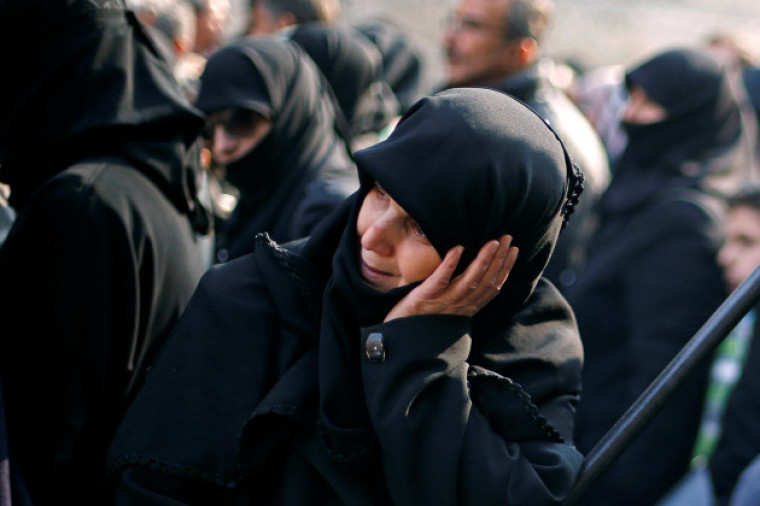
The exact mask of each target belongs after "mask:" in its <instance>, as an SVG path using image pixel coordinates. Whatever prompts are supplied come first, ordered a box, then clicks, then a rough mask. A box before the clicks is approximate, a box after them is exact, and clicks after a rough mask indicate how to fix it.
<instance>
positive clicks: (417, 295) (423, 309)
mask: <svg viewBox="0 0 760 506" xmlns="http://www.w3.org/2000/svg"><path fill="white" fill-rule="evenodd" d="M511 244H512V237H511V236H509V235H504V236H502V237H501V238H500V239H499V241H496V240H494V241H489V242H488V243H486V244H485V245H484V246H483V247H482V248H481V249H480V252H479V253H478V256H477V257H476V258H475V260H473V261H472V263H471V264H470V265H468V266H467V269H465V271H464V272H463V273H462V274H460V275H459V276H457V277H455V278H454V279H451V276H452V275H453V274H454V271H455V270H456V266H457V264H458V263H459V260H460V259H461V257H462V252H463V251H464V248H462V247H461V246H455V247H454V248H451V250H449V251H448V253H446V257H445V258H444V259H443V262H442V263H441V265H440V266H438V268H437V269H436V270H435V271H434V272H433V273H432V274H431V275H430V276H429V277H428V278H427V279H426V280H425V281H424V282H423V283H422V284H421V285H420V286H418V287H417V288H415V289H414V290H412V291H411V292H410V293H409V294H408V295H407V296H406V297H404V298H403V299H401V301H399V303H398V304H396V306H395V307H394V308H393V309H391V311H390V312H389V313H388V316H386V318H385V321H389V320H393V319H395V318H401V317H405V316H415V315H423V314H450V315H461V316H474V315H475V314H476V313H477V312H478V311H480V310H481V309H483V308H484V307H485V306H486V305H487V304H488V303H489V302H491V301H492V300H493V299H494V297H496V296H497V295H498V294H499V291H500V290H501V287H502V285H504V283H505V282H506V280H507V277H508V276H509V272H510V271H511V270H512V268H513V267H514V265H515V262H516V261H517V254H518V249H517V247H515V246H512V245H511Z"/></svg>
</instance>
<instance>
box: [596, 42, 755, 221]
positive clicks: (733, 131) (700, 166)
mask: <svg viewBox="0 0 760 506" xmlns="http://www.w3.org/2000/svg"><path fill="white" fill-rule="evenodd" d="M626 83H627V85H628V87H629V88H630V87H631V86H633V85H637V86H640V87H641V88H643V90H644V91H645V92H646V93H647V95H649V97H651V98H652V99H653V100H654V101H655V102H657V103H658V104H659V105H660V106H662V107H663V108H664V109H665V110H666V111H667V114H668V115H667V117H666V118H665V119H664V120H662V121H658V122H655V123H648V124H632V123H624V124H623V126H624V128H625V130H626V132H627V134H628V144H627V147H626V149H625V151H624V152H623V154H622V156H621V158H620V160H619V162H618V164H617V166H616V168H615V177H614V178H613V181H612V183H611V185H610V187H609V189H608V190H607V194H606V195H605V196H604V198H603V200H602V209H603V211H605V212H607V211H611V212H615V210H621V211H625V210H628V209H631V208H633V207H635V206H638V205H639V204H640V203H641V202H642V201H643V200H646V199H648V198H650V197H652V196H653V195H654V194H656V193H658V192H660V191H662V190H665V189H668V188H672V187H676V186H678V187H683V186H687V187H697V188H709V189H712V190H718V191H723V192H726V193H728V192H732V191H733V190H734V189H736V188H737V187H738V184H740V174H739V173H740V169H742V167H741V166H740V165H741V164H742V163H743V160H744V158H743V156H744V155H745V154H746V152H745V147H744V146H743V145H742V137H743V133H742V129H743V126H742V119H741V114H740V109H739V105H738V102H737V100H736V98H735V96H734V94H733V92H732V91H731V86H730V83H729V79H728V76H727V74H726V71H725V69H724V68H723V67H722V66H721V64H720V63H719V62H718V61H717V60H715V59H714V58H712V57H711V56H709V55H707V54H705V53H703V52H700V51H697V50H692V49H674V50H669V51H666V52H663V53H661V54H659V55H657V56H655V57H654V58H652V59H650V60H648V61H647V62H645V63H643V64H641V65H639V66H638V67H636V68H634V69H633V70H631V71H629V72H628V73H627V75H626Z"/></svg>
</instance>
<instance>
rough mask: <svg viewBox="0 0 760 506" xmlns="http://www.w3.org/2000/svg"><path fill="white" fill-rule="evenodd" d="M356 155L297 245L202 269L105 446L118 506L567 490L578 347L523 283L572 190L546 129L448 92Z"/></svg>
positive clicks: (506, 498) (377, 500) (453, 498)
mask: <svg viewBox="0 0 760 506" xmlns="http://www.w3.org/2000/svg"><path fill="white" fill-rule="evenodd" d="M356 159H357V163H358V167H359V172H360V180H361V187H360V189H359V191H358V192H356V193H355V194H354V195H353V196H352V197H351V198H349V199H348V200H347V201H346V202H345V203H344V204H343V205H342V206H341V207H340V208H339V209H338V210H337V211H336V212H335V213H333V214H332V215H331V216H330V217H329V218H328V219H327V220H325V221H324V222H323V224H322V225H321V226H320V227H319V228H318V229H317V230H316V231H315V232H314V234H313V235H312V236H311V237H310V238H309V239H308V240H305V241H299V242H298V243H296V244H294V243H291V244H286V245H284V246H279V245H277V244H275V243H273V242H272V241H270V240H269V238H268V237H266V236H265V235H263V236H260V237H259V241H258V244H257V247H256V250H255V251H254V252H253V254H251V255H246V256H245V257H242V258H240V259H238V260H236V261H234V262H230V263H228V264H225V265H223V266H221V267H219V268H216V269H213V270H212V271H210V272H209V273H208V274H207V275H206V276H205V278H204V279H203V280H202V281H201V284H200V286H199V288H198V291H197V292H196V295H195V297H194V301H193V302H192V303H191V307H190V309H188V312H187V313H186V315H187V316H186V318H185V321H184V322H183V323H181V324H180V325H179V327H178V329H177V331H176V333H175V334H174V336H173V337H172V339H171V344H170V345H169V346H168V347H167V348H166V349H165V352H164V353H162V355H161V359H160V364H158V365H157V366H156V367H155V368H154V369H152V371H151V378H150V380H149V381H148V383H146V387H145V389H144V390H143V391H142V392H141V394H140V396H139V397H138V399H137V400H136V402H135V403H134V404H133V406H132V409H131V411H130V412H129V414H128V415H127V417H126V418H125V419H124V421H123V424H122V426H121V429H120V431H119V434H118V435H117V437H116V438H115V440H114V444H113V445H112V447H111V451H110V459H109V461H110V464H109V467H110V470H111V471H112V472H113V473H114V481H115V483H114V484H115V494H116V502H117V503H118V504H124V505H128V504H144V501H145V500H146V498H148V497H150V498H151V501H152V504H185V503H188V504H189V503H197V504H289V505H299V504H324V505H331V504H349V505H364V504H404V505H427V504H430V505H433V504H435V505H437V506H440V505H444V506H445V505H451V504H510V505H518V504H525V505H528V504H530V505H542V504H558V503H560V502H561V501H562V499H563V498H564V497H565V495H566V494H567V493H568V492H569V490H570V488H571V487H572V485H573V483H574V480H575V477H576V475H577V473H578V471H579V469H580V464H581V461H582V456H581V455H580V454H579V453H578V452H577V451H576V450H575V448H574V447H573V444H572V432H573V418H574V410H575V404H576V402H577V400H578V396H579V393H580V381H579V379H580V370H581V363H582V347H581V342H580V338H579V336H578V333H577V330H576V328H575V323H574V318H573V314H572V311H571V309H570V307H569V306H568V305H567V303H566V302H565V301H564V299H563V298H562V296H561V295H560V294H559V292H558V291H557V290H556V289H555V288H554V287H553V286H552V285H551V284H550V283H548V282H546V281H545V280H542V279H540V275H541V271H542V270H543V268H544V266H545V265H546V263H547V261H548V259H549V256H550V254H551V250H552V248H553V247H554V244H555V242H556V240H557V234H558V233H559V231H560V229H561V227H562V224H563V222H564V221H565V220H566V219H567V215H568V213H569V212H570V211H571V210H572V207H573V206H574V205H575V203H576V202H577V191H578V188H579V184H580V174H579V173H578V172H577V170H576V168H574V166H573V164H572V163H571V161H570V159H569V157H568V156H567V154H566V153H565V151H564V148H563V146H562V144H561V142H560V141H559V140H558V137H556V135H555V134H554V133H553V132H552V131H551V130H550V129H549V128H548V127H547V126H546V124H545V123H544V122H543V121H542V120H541V119H539V118H538V117H537V116H536V115H535V114H534V113H533V112H532V111H531V110H530V109H528V108H527V107H525V106H524V105H522V104H521V103H519V102H518V101H516V100H514V99H513V98H511V97H509V96H508V95H506V94H502V93H499V92H496V91H491V90H483V89H465V90H458V89H457V90H450V91H446V92H443V93H440V94H438V95H436V96H433V97H430V98H426V99H423V100H421V101H420V102H418V103H417V104H416V105H415V106H413V107H412V108H411V109H410V111H409V112H408V113H407V114H406V115H405V116H404V117H403V118H402V119H401V121H400V123H399V125H398V128H397V129H396V130H395V131H394V132H393V133H392V134H391V136H390V137H389V138H388V139H387V140H386V141H383V142H380V143H378V144H376V145H374V146H373V147H370V148H367V149H365V150H362V151H359V152H357V154H356ZM568 195H571V197H570V198H568ZM505 234H510V235H512V236H513V237H514V243H513V244H511V245H510V242H509V239H508V236H506V235H505ZM496 239H499V240H498V242H497V240H496ZM515 244H516V245H517V246H518V247H519V254H518V255H517V261H516V262H515V256H514V254H515V250H514V248H513V246H514V245H515ZM497 246H498V247H497ZM462 247H464V250H463V252H462V249H461V248H462ZM410 252H412V253H414V254H413V255H411V256H408V255H407V254H408V253H410ZM458 255H461V257H459V256H458ZM423 259H426V260H423ZM457 259H458V260H459V262H458V263H457ZM426 262H428V264H426ZM413 268H418V269H422V270H423V271H425V269H427V270H426V271H425V272H424V273H423V272H421V271H419V270H418V271H417V272H416V273H415V272H413V271H414V269H413ZM510 270H511V272H509V271H510ZM430 271H433V272H432V273H430ZM455 271H456V272H458V273H461V274H459V275H456V274H455V275H454V277H453V279H452V273H454V272H455ZM497 272H498V275H496V273H497ZM507 274H508V276H509V277H508V279H507V280H506V283H504V279H506V278H507ZM492 276H493V277H492ZM444 287H445V288H444ZM438 290H442V291H441V292H438ZM459 295H461V296H462V298H461V299H459V298H456V297H452V296H459ZM481 296H483V297H482V298H480V297H481ZM475 299H477V300H478V302H474V300H475ZM428 303H429V304H431V305H430V306H428ZM441 303H446V304H450V305H448V306H447V307H446V309H444V308H443V307H442V306H440V304H441ZM471 304H472V305H471Z"/></svg>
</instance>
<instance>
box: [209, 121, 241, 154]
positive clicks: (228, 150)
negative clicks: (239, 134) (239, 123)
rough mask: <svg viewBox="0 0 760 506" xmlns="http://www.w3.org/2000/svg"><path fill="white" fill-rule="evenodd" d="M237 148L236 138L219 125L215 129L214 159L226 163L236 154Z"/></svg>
mask: <svg viewBox="0 0 760 506" xmlns="http://www.w3.org/2000/svg"><path fill="white" fill-rule="evenodd" d="M236 147H237V142H236V140H235V138H234V137H233V136H231V135H229V134H228V133H227V132H226V131H225V130H224V128H222V127H221V126H219V125H217V126H216V128H215V129H214V142H213V146H212V151H213V153H214V158H216V159H217V160H219V161H220V162H222V163H224V162H225V161H226V159H227V158H228V157H229V156H230V155H231V154H232V153H234V151H235V148H236Z"/></svg>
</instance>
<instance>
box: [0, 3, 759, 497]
mask: <svg viewBox="0 0 760 506" xmlns="http://www.w3.org/2000/svg"><path fill="white" fill-rule="evenodd" d="M229 2H230V0H123V5H122V1H120V0H119V1H117V0H111V1H105V0H91V1H83V0H81V1H79V2H65V3H66V4H72V5H74V4H83V6H82V5H80V6H79V7H78V8H79V9H80V10H81V12H73V14H72V13H71V12H69V11H66V7H52V6H49V5H47V4H45V3H44V2H41V1H39V0H34V1H27V0H24V1H21V0H9V1H7V2H3V3H2V4H0V25H4V26H3V28H4V30H2V33H5V35H2V37H5V38H6V39H8V40H6V42H8V44H6V45H5V47H8V48H10V47H12V44H13V43H12V42H10V39H9V38H10V37H11V35H10V34H11V32H13V33H16V32H15V30H18V29H21V30H22V31H23V33H27V34H28V35H29V36H30V37H31V38H32V40H34V41H35V45H34V47H30V48H24V49H21V48H17V49H15V50H13V51H11V54H10V55H9V56H8V58H9V59H10V60H11V61H10V62H8V63H7V64H6V66H5V68H6V69H13V70H12V71H13V73H14V76H13V79H7V81H8V83H7V85H6V86H5V88H6V92H5V93H3V96H4V98H2V99H0V103H1V104H2V106H0V384H1V386H2V397H0V400H2V402H3V409H2V411H0V414H2V415H4V419H3V420H0V436H2V441H0V457H2V458H3V459H4V464H3V466H0V504H2V505H3V506H6V505H10V504H19V505H22V504H56V503H59V502H60V501H61V499H60V498H62V497H66V498H68V499H69V500H70V501H71V503H72V504H101V502H100V501H102V497H104V494H107V493H108V490H107V489H108V485H107V483H108V479H107V477H106V475H107V465H106V455H107V451H108V447H109V444H110V441H111V439H112V438H113V435H114V433H115V431H116V429H117V427H118V425H119V422H120V420H121V419H122V417H123V415H124V413H125V411H126V410H127V408H128V406H129V405H130V403H131V402H132V400H133V399H134V398H135V396H136V395H137V393H138V392H139V390H140V386H141V385H142V383H143V380H144V378H145V376H146V374H147V373H148V371H149V370H150V367H151V364H152V363H153V361H154V360H155V359H156V357H157V356H158V355H159V354H160V350H161V348H162V345H163V343H164V342H165V341H166V340H167V338H168V336H169V335H170V334H171V331H172V329H173V328H174V326H175V325H176V323H177V321H178V319H179V318H180V316H181V315H182V313H183V311H184V309H185V306H186V304H187V302H188V300H189V299H190V296H191V294H192V293H193V291H194V289H195V287H196V284H197V283H198V280H199V279H200V278H201V276H202V275H203V273H204V272H206V271H207V270H208V269H213V268H215V267H216V266H218V265H221V264H225V263H228V262H230V261H232V260H235V259H237V258H240V257H242V256H245V255H247V254H249V253H251V252H252V251H254V249H255V248H256V245H257V236H258V234H260V233H264V232H266V233H267V234H268V237H269V239H271V240H273V241H275V242H277V243H287V242H290V241H294V240H297V239H300V238H304V237H307V236H309V235H310V234H312V233H313V232H314V230H316V229H317V228H318V227H319V226H320V224H321V223H323V222H324V220H325V219H326V217H328V216H330V214H331V213H332V212H333V211H334V210H335V209H336V208H337V207H338V206H340V204H341V203H342V202H344V200H345V199H346V198H347V197H348V196H350V195H351V194H353V193H354V192H355V191H356V190H357V189H358V188H359V185H360V181H359V176H358V174H357V170H356V159H355V153H357V152H358V151H359V150H361V149H364V148H367V147H370V146H373V145H375V144H376V143H379V142H382V141H384V140H385V139H387V138H388V137H389V135H390V134H391V133H392V132H393V131H394V128H395V127H396V125H397V124H398V122H399V121H400V120H402V118H403V117H404V115H405V114H406V113H407V112H408V111H410V110H412V109H413V108H414V107H415V104H416V103H417V102H418V100H420V99H421V98H423V97H426V96H429V95H433V94H435V93H437V92H439V91H442V90H446V89H451V88H471V87H477V88H491V89H495V90H499V91H501V92H504V93H507V94H509V95H511V96H513V97H515V98H517V99H519V100H520V101H521V102H523V103H525V104H527V105H528V106H529V107H530V108H531V109H533V110H534V111H535V112H536V113H537V114H538V115H539V116H540V117H541V118H542V119H543V120H544V121H545V122H546V123H547V124H549V125H550V126H551V128H552V129H553V130H554V131H555V132H556V134H557V135H558V136H559V137H560V138H561V139H562V141H563V142H564V145H565V146H566V147H567V153H568V155H569V157H570V159H571V160H572V162H573V163H574V164H576V165H577V166H578V167H579V168H580V170H581V171H582V172H583V175H584V182H583V188H582V194H580V191H578V192H577V194H576V195H575V198H576V200H577V204H578V205H577V206H575V209H574V210H573V219H572V220H571V221H570V222H569V224H568V226H567V227H566V228H565V229H564V230H563V231H562V233H561V234H560V236H559V240H558V242H557V245H556V247H555V249H554V251H553V254H552V257H551V260H550V261H549V263H548V266H547V268H546V270H545V271H544V273H543V276H544V277H545V278H546V279H548V280H549V281H550V282H551V283H553V284H554V285H555V286H556V287H557V288H558V289H559V291H560V292H561V293H562V294H563V296H564V297H566V299H567V301H568V302H569V304H570V306H571V307H572V309H573V312H574V316H575V320H576V321H577V325H578V328H579V330H580V335H581V338H582V341H583V347H584V363H583V376H582V378H583V390H582V393H581V396H580V402H579V403H578V405H577V407H576V413H575V417H574V441H573V444H574V445H575V446H576V447H577V448H578V449H579V450H580V451H581V453H584V454H585V453H588V452H589V451H590V450H591V449H592V448H593V447H594V445H595V444H596V443H597V442H598V441H599V440H600V439H601V438H602V436H604V434H605V433H606V432H607V431H608V430H609V429H610V428H611V427H612V425H613V424H614V423H615V421H616V420H618V419H619V418H620V416H621V415H623V413H624V412H625V411H626V409H627V408H628V407H629V406H631V404H632V403H633V402H634V401H635V400H636V399H637V398H638V396H639V395H640V394H641V393H642V392H643V391H644V390H645V389H646V387H647V386H648V385H649V384H650V382H651V381H652V380H653V379H654V378H655V377H656V376H657V374H658V373H659V372H660V371H662V369H663V368H664V367H665V366H666V365H667V364H668V363H669V362H670V360H671V359H672V358H673V357H674V356H675V355H676V354H677V353H678V352H679V351H680V350H681V349H682V348H683V346H684V345H685V344H686V343H687V342H688V340H689V339H690V338H691V337H692V336H693V335H694V334H695V332H696V331H697V330H698V329H699V328H700V327H701V326H702V325H703V324H704V322H705V321H706V320H707V319H708V318H709V317H710V316H711V315H712V314H713V312H714V311H715V310H716V309H717V308H718V307H719V305H720V304H721V303H722V302H723V301H724V300H725V299H726V298H727V297H728V296H729V294H730V293H731V292H732V291H734V290H736V288H737V287H738V286H739V285H740V284H741V283H742V282H743V281H744V280H745V279H746V278H747V277H749V275H750V274H751V273H752V272H753V271H754V269H755V267H756V266H758V265H760V186H756V185H760V123H759V121H760V59H757V57H756V54H757V55H760V48H751V47H749V48H748V47H743V46H742V45H741V43H740V42H739V39H738V38H736V37H734V36H733V34H732V33H731V31H730V27H728V29H727V31H726V32H725V33H718V34H715V35H714V36H713V37H710V38H708V39H705V40H702V41H699V43H695V44H694V45H692V46H690V47H685V46H679V47H672V48H668V49H666V50H662V51H660V52H658V53H656V54H652V55H649V56H647V57H646V58H643V59H642V60H641V61H640V62H638V63H636V64H634V65H630V66H623V65H612V66H605V67H598V68H582V67H580V66H578V65H577V64H574V63H573V62H569V61H558V60H553V59H552V58H551V57H550V56H549V55H546V54H544V52H543V51H542V41H543V40H544V37H545V36H546V32H547V30H548V27H550V26H551V25H553V24H562V22H563V20H562V19H561V18H556V17H554V15H553V14H554V11H553V6H552V4H551V2H550V1H549V0H459V2H458V4H457V5H456V6H455V7H454V9H453V10H452V12H451V14H450V17H449V19H448V21H447V25H446V29H445V31H444V35H443V38H442V40H441V41H440V45H441V48H442V52H441V54H442V56H443V58H444V62H443V67H444V69H445V80H444V82H431V80H430V77H429V76H430V73H429V72H428V71H427V70H428V69H429V64H430V62H426V61H425V57H424V53H423V51H421V49H420V48H419V47H417V46H416V45H415V43H414V41H413V38H411V37H409V35H408V34H407V33H406V32H405V30H404V29H403V28H402V25H400V24H398V23H396V22H395V21H394V20H393V19H389V18H382V17H371V18H370V17H367V18H363V19H360V20H353V21H351V22H348V21H345V20H344V19H343V17H342V16H341V4H340V0H249V3H247V4H246V6H247V8H248V10H247V12H246V15H247V16H248V19H247V23H245V30H244V31H243V32H242V33H233V32H232V31H231V30H230V26H232V22H233V20H232V18H231V17H232V16H233V15H234V14H235V13H234V11H233V9H232V8H231V5H230V3H229ZM31 4H35V6H30V5H31ZM36 4H40V5H36ZM91 9H102V10H103V12H102V13H100V14H99V15H98V16H94V17H91V16H88V15H86V14H82V12H84V13H87V12H89V11H90V10H91ZM71 10H72V11H73V10H75V7H71ZM93 19H95V20H96V21H93ZM578 36H579V37H582V36H584V34H578ZM15 44H16V45H18V42H16V43H15ZM4 80H6V79H5V78H4ZM402 121H403V120H402ZM441 149H444V146H441ZM472 149H473V150H478V149H479V148H478V146H477V145H473V146H472ZM419 192H425V188H420V189H419ZM578 194H580V197H579V198H578ZM507 283H509V281H507ZM758 333H760V321H757V319H756V318H755V310H753V311H750V313H748V314H747V316H746V317H745V318H744V319H743V320H742V321H741V322H740V324H739V325H737V327H736V328H735V329H734V330H733V331H732V332H731V334H729V336H728V337H727V338H726V339H725V340H724V342H723V343H722V344H721V345H720V346H719V347H718V348H717V349H716V351H715V354H714V357H713V358H712V360H710V361H709V362H707V363H704V364H702V365H701V366H700V367H699V368H698V369H697V370H696V371H695V372H694V373H693V374H692V375H691V376H690V377H689V378H688V380H687V381H686V382H685V384H684V385H682V386H681V387H680V388H679V390H678V391H677V393H676V394H675V395H674V396H673V398H672V400H670V401H669V402H668V403H667V404H666V405H665V407H664V408H663V409H662V410H661V411H660V412H659V413H658V414H657V415H656V416H655V418H654V420H653V421H652V422H651V423H649V424H648V425H647V427H646V428H645V429H644V431H643V432H642V433H641V434H640V435H639V436H638V437H637V438H636V439H635V440H634V441H633V443H632V444H631V446H630V447H629V448H627V449H626V450H625V451H624V452H623V453H622V455H621V456H620V457H619V458H618V459H616V461H615V462H614V463H613V465H612V466H611V467H610V469H609V470H608V471H607V472H605V473H604V474H603V475H602V476H601V477H600V479H598V480H597V481H596V483H595V484H594V485H593V486H592V487H591V489H590V490H589V491H588V493H586V494H585V496H584V497H583V498H582V499H581V504H583V505H589V506H591V505H608V504H609V505H611V504H614V505H628V504H630V505H654V504H658V505H660V506H677V505H682V504H683V505H686V504H689V505H694V504H697V505H698V504H705V505H708V504H710V505H712V504H715V505H732V506H744V505H749V504H758V501H760V481H758V480H757V479H756V478H753V476H754V477H756V476H757V475H758V473H760V471H758V469H760V458H758V457H760V422H758V420H760V364H759V363H758V361H759V360H760V337H757V338H756V336H757V334H758ZM440 444H441V445H445V444H446V442H445V441H441V443H440ZM562 499H563V498H561V497H560V498H557V503H561V501H562ZM146 504H147V503H146Z"/></svg>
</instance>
